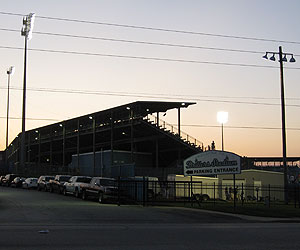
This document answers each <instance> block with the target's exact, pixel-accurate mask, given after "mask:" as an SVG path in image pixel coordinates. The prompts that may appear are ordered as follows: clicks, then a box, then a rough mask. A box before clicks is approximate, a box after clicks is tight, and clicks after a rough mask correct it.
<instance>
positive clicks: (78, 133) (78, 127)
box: [77, 119, 80, 170]
mask: <svg viewBox="0 0 300 250" xmlns="http://www.w3.org/2000/svg"><path fill="white" fill-rule="evenodd" d="M79 140H80V120H79V119H78V120H77V169H78V170H79V156H80V150H79V147H80V145H79V143H80V141H79Z"/></svg>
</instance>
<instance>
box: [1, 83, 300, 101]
mask: <svg viewBox="0 0 300 250" xmlns="http://www.w3.org/2000/svg"><path fill="white" fill-rule="evenodd" d="M11 88H12V89H14V90H22V89H21V88H19V87H16V86H11ZM0 89H5V90H7V86H1V85H0ZM28 89H29V90H30V89H31V90H32V91H42V92H43V91H44V92H58V93H69V94H93V95H105V94H107V95H135V96H136V95H137V96H138V97H147V96H149V95H150V96H151V94H149V93H145V92H120V91H118V92H116V91H98V90H85V89H54V88H39V87H29V88H28ZM152 94H154V95H155V96H156V97H161V96H162V97H165V96H167V97H170V96H171V97H174V98H175V97H181V98H185V99H188V98H221V99H229V98H230V99H257V100H280V98H279V97H258V96H218V95H214V96H212V95H190V94H187V95H181V94H170V93H168V94H162V93H152ZM285 99H286V100H296V101H298V100H300V98H297V97H286V98H285Z"/></svg>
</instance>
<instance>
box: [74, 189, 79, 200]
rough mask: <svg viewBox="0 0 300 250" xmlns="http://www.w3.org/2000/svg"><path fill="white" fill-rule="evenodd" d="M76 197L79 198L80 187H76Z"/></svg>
mask: <svg viewBox="0 0 300 250" xmlns="http://www.w3.org/2000/svg"><path fill="white" fill-rule="evenodd" d="M75 197H76V198H79V191H78V188H76V189H75Z"/></svg>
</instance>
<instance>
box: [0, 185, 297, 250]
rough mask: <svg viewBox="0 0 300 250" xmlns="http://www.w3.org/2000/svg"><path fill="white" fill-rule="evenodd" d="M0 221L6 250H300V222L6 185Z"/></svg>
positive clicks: (0, 191)
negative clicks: (124, 202) (102, 201)
mask: <svg viewBox="0 0 300 250" xmlns="http://www.w3.org/2000/svg"><path fill="white" fill-rule="evenodd" d="M0 221H1V225H0V249H21V250H22V249H30V250H34V249H83V250H84V249H131V250H134V249H141V250H144V249H164V250H165V249H172V250H177V249H264V250H266V249H284V248H285V249H300V239H299V237H298V235H299V233H300V224H299V223H287V222H289V221H285V220H282V219H270V218H261V217H252V216H241V215H232V214H225V213H220V212H211V211H203V210H199V209H189V208H170V207H151V206H149V207H142V206H136V205H132V206H128V205H126V206H125V205H121V206H118V205H116V204H99V203H97V202H95V201H82V200H80V199H77V198H75V197H72V196H63V195H59V194H53V193H47V192H38V191H36V190H23V189H15V188H6V187H0ZM294 222H295V221H294Z"/></svg>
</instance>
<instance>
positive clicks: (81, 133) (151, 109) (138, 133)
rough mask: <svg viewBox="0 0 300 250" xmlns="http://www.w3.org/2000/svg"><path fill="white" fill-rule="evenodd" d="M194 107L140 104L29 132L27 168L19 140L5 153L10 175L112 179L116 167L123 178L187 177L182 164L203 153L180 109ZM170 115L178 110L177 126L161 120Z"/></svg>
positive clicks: (201, 146) (27, 138)
mask: <svg viewBox="0 0 300 250" xmlns="http://www.w3.org/2000/svg"><path fill="white" fill-rule="evenodd" d="M193 104H195V103H191V102H152V101H137V102H133V103H128V104H125V105H122V106H118V107H114V108H111V109H107V110H103V111H99V112H96V113H92V114H87V115H84V116H80V117H77V118H74V119H70V120H65V121H62V122H58V123H55V124H51V125H47V126H43V127H39V128H36V129H32V130H29V131H26V142H25V145H26V166H25V168H21V166H20V162H19V161H20V138H21V136H20V135H21V134H19V136H17V137H16V138H15V139H14V140H13V141H12V142H11V144H10V145H9V147H8V148H7V150H6V155H7V161H8V166H9V169H7V171H9V172H14V173H18V174H22V175H25V176H26V175H35V176H39V175H41V174H58V173H69V174H89V175H100V174H101V175H102V174H103V175H106V176H112V175H118V174H116V171H117V170H116V168H115V167H116V166H117V167H118V169H119V170H118V171H119V175H120V172H121V171H123V175H136V176H138V175H139V176H156V177H161V178H163V177H166V176H167V174H169V173H172V174H182V172H183V170H182V163H183V159H185V158H187V157H189V156H191V155H193V154H195V153H198V152H201V151H203V144H202V143H201V142H199V141H198V140H196V139H195V138H193V137H191V136H189V135H187V134H185V133H183V132H182V131H181V129H180V122H181V109H182V108H187V107H189V106H190V105H193ZM171 109H177V110H178V124H177V126H172V125H169V124H167V123H166V122H165V121H162V120H161V119H159V116H160V114H165V112H167V111H168V110H171ZM153 115H155V116H153ZM86 157H88V159H85V160H84V158H86ZM99 158H101V159H99ZM103 162H105V166H104V163H103ZM99 165H101V167H100V166H99ZM103 166H104V167H103ZM109 168H110V169H111V170H110V171H108V169H109ZM122 169H123V170H122ZM124 171H125V174H124ZM121 175H122V174H121Z"/></svg>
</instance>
